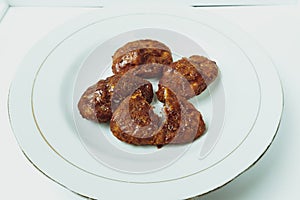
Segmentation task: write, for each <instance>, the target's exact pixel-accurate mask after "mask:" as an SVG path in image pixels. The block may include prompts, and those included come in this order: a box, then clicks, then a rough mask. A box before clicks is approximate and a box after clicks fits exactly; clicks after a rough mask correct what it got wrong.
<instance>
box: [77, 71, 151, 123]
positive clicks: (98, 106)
mask: <svg viewBox="0 0 300 200" xmlns="http://www.w3.org/2000/svg"><path fill="white" fill-rule="evenodd" d="M137 90H138V91H140V92H141V94H142V96H143V97H144V98H145V99H146V101H147V102H149V103H150V102H151V101H152V98H153V89H152V85H151V83H150V82H148V81H146V80H144V79H142V78H139V77H136V76H133V75H131V74H126V75H123V76H121V75H113V76H110V77H108V78H106V79H105V80H100V81H98V82H97V83H96V84H95V85H92V86H91V87H89V88H88V89H87V90H86V91H85V92H84V93H83V95H82V96H81V98H80V100H79V102H78V109H79V112H80V114H81V115H82V117H83V118H86V119H88V120H93V121H97V122H108V121H109V120H110V119H111V116H112V113H113V111H114V110H116V109H117V107H118V106H119V104H120V103H121V102H122V101H123V100H124V99H125V98H126V97H127V96H130V95H132V94H133V93H134V92H135V91H137Z"/></svg>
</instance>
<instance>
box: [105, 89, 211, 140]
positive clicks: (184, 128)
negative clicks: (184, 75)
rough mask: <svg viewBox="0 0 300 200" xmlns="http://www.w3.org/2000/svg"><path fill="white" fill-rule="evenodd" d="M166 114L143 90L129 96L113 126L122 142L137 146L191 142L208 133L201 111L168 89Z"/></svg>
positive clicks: (165, 100)
mask: <svg viewBox="0 0 300 200" xmlns="http://www.w3.org/2000/svg"><path fill="white" fill-rule="evenodd" d="M163 98H164V117H163V118H160V117H158V116H157V115H156V114H155V113H154V112H153V107H152V106H151V105H150V104H149V102H148V101H147V100H146V99H145V98H144V96H143V95H142V93H141V92H140V91H136V92H135V93H134V94H133V95H132V96H129V97H127V98H126V99H125V100H124V101H123V102H122V103H121V104H120V106H119V107H118V108H117V110H116V111H115V112H114V113H113V116H112V119H111V122H110V128H111V131H112V133H113V134H114V135H115V136H116V137H117V138H118V139H119V140H121V141H123V142H126V143H129V144H134V145H157V146H161V145H166V144H182V143H189V142H192V141H194V140H195V139H197V138H199V137H200V136H201V135H202V134H203V133H204V132H205V129H206V128H205V123H204V121H203V119H202V115H201V113H200V112H199V111H198V110H197V109H196V108H195V107H194V106H193V105H192V104H191V103H190V102H188V101H187V100H186V99H184V98H182V97H180V96H176V94H175V93H174V92H172V91H171V90H170V89H168V88H164V91H163Z"/></svg>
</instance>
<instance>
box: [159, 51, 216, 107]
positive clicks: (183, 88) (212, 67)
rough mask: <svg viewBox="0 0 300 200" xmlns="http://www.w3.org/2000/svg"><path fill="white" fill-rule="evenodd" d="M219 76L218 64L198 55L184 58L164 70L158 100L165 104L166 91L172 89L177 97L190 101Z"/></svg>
mask: <svg viewBox="0 0 300 200" xmlns="http://www.w3.org/2000/svg"><path fill="white" fill-rule="evenodd" d="M217 76H218V66H217V65H216V62H214V61H212V60H209V59H208V58H206V57H204V56H198V55H193V56H191V57H189V58H182V59H180V60H178V61H176V62H173V63H172V64H171V65H170V66H168V67H167V66H166V67H165V68H164V72H163V76H162V78H161V79H160V81H159V84H158V91H157V92H156V95H157V98H158V100H159V101H161V102H163V101H164V98H163V93H164V89H165V88H170V89H171V90H172V91H173V92H175V93H176V94H177V95H180V96H182V97H184V98H186V99H189V98H191V97H194V96H196V95H199V94H201V93H202V92H203V91H204V90H205V89H206V88H207V86H208V85H209V84H210V83H212V82H213V81H214V80H215V79H216V77H217Z"/></svg>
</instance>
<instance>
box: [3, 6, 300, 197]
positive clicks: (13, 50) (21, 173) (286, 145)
mask: <svg viewBox="0 0 300 200" xmlns="http://www.w3.org/2000/svg"><path fill="white" fill-rule="evenodd" d="M101 9H103V8H30V7H29V8H10V9H9V11H8V12H7V14H6V16H5V17H4V18H3V19H2V21H1V23H0V158H1V163H0V192H1V199H2V198H3V199H12V200H15V199H33V200H35V199H56V200H74V199H78V200H80V199H81V200H82V197H79V196H77V195H75V194H73V193H71V192H69V191H67V190H66V189H64V188H63V187H61V186H59V185H57V184H56V183H54V182H53V181H51V180H50V179H48V178H47V177H45V176H44V175H43V174H42V173H40V172H39V171H38V170H36V169H35V168H34V167H33V166H32V165H31V163H29V162H28V161H27V159H26V158H25V157H24V155H23V154H22V152H21V150H20V148H19V147H18V144H17V142H16V140H15V138H14V135H13V133H12V131H11V129H10V126H9V121H8V115H7V105H6V104H7V95H8V90H9V84H10V82H11V81H12V80H13V76H14V73H15V71H16V69H17V67H18V65H19V63H20V62H21V61H22V59H23V57H24V56H25V55H26V53H27V52H28V50H29V49H30V48H31V47H32V46H33V45H34V44H35V43H36V42H37V41H38V40H40V39H42V38H43V37H44V36H45V35H46V34H47V33H49V31H51V30H53V29H54V28H56V27H59V26H60V25H63V24H64V23H65V22H66V21H68V20H69V19H71V18H73V17H76V16H79V15H81V14H83V13H87V12H92V11H100V12H101ZM191 9H192V10H194V11H195V12H197V10H206V11H209V12H212V13H215V14H216V15H217V16H219V17H222V18H226V19H227V20H228V21H231V22H232V23H233V24H236V25H237V26H240V27H241V28H242V29H243V30H244V31H245V32H246V33H247V34H248V35H249V36H250V37H252V38H254V39H255V40H256V41H257V42H258V43H259V44H260V46H261V48H263V49H264V50H265V51H266V52H267V53H268V54H269V55H270V56H271V57H272V59H273V61H274V63H275V65H276V66H277V69H278V72H279V74H280V77H281V80H282V84H283V89H284V97H285V108H284V112H283V117H282V122H281V126H280V129H279V131H278V134H277V137H276V139H275V140H274V142H273V144H272V145H271V147H270V149H269V150H268V151H267V153H266V154H265V155H264V156H263V158H262V159H261V160H260V161H259V162H258V163H257V164H256V165H255V166H253V167H252V168H251V169H249V170H248V171H247V172H245V173H244V174H243V175H241V176H240V177H238V178H237V179H235V180H234V181H232V182H231V183H229V184H228V185H227V186H225V187H223V188H221V189H219V190H217V191H215V192H212V193H210V194H208V195H206V196H203V197H201V198H199V199H212V200H218V199H220V200H221V199H231V200H253V199H273V200H281V199H291V200H294V199H295V200H296V199H300V190H299V181H298V180H299V179H300V171H299V169H300V158H299V155H298V153H299V152H300V134H299V133H300V127H299V125H298V124H299V122H298V120H299V119H300V106H299V104H298V102H300V93H299V89H298V87H299V85H300V79H299V74H300V65H299V61H298V60H299V57H300V38H299V36H300V6H299V5H290V6H261V7H252V6H251V7H218V8H191ZM20 101H22V99H20ZM112 192H113V191H112Z"/></svg>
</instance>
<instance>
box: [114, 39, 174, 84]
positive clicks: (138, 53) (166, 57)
mask: <svg viewBox="0 0 300 200" xmlns="http://www.w3.org/2000/svg"><path fill="white" fill-rule="evenodd" d="M172 61H173V59H172V54H171V51H170V49H169V48H168V47H167V46H166V45H165V44H163V43H161V42H159V41H155V40H137V41H133V42H129V43H127V44H125V45H124V46H123V47H121V48H119V49H118V50H117V51H116V52H115V53H114V55H113V64H112V70H113V73H114V74H124V73H126V72H128V71H129V70H131V71H132V73H133V74H134V75H137V76H141V77H145V78H151V77H157V76H161V74H162V69H163V67H164V66H165V65H169V64H171V63H172Z"/></svg>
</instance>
